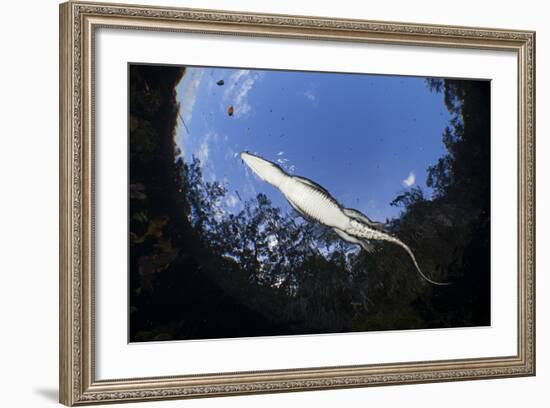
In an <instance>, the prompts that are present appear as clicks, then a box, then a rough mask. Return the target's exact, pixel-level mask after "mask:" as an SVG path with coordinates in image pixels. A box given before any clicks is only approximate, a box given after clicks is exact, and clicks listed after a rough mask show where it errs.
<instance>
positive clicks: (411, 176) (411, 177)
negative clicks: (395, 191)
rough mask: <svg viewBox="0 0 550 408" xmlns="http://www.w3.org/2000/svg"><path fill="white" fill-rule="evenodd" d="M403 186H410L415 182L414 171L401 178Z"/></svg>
mask: <svg viewBox="0 0 550 408" xmlns="http://www.w3.org/2000/svg"><path fill="white" fill-rule="evenodd" d="M402 183H403V187H410V186H412V185H413V184H414V183H416V176H415V175H414V172H413V171H411V172H410V173H409V175H408V177H407V178H406V179H405V180H403V182H402Z"/></svg>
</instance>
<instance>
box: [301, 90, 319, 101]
mask: <svg viewBox="0 0 550 408" xmlns="http://www.w3.org/2000/svg"><path fill="white" fill-rule="evenodd" d="M304 96H305V97H306V98H307V99H309V100H310V101H311V102H316V101H317V96H316V95H315V94H314V93H313V91H312V90H311V89H308V90H307V91H305V92H304Z"/></svg>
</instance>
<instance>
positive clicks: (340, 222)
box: [281, 178, 349, 230]
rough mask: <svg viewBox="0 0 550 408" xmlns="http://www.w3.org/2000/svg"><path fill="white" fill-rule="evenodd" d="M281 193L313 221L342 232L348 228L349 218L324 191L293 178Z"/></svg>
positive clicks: (287, 182) (285, 184) (282, 187)
mask: <svg viewBox="0 0 550 408" xmlns="http://www.w3.org/2000/svg"><path fill="white" fill-rule="evenodd" d="M281 191H282V193H283V194H284V195H285V197H286V199H287V200H288V201H290V202H291V204H294V206H296V207H297V208H298V209H299V210H300V211H301V212H303V213H304V214H305V215H306V216H307V217H309V218H311V219H312V220H315V221H317V222H320V223H321V224H324V225H326V226H328V227H332V228H338V229H341V230H344V229H345V228H346V227H347V226H348V224H349V218H348V217H347V216H346V215H345V214H344V213H343V212H342V209H341V208H340V206H339V205H338V203H337V202H336V201H335V200H334V198H332V197H331V196H329V195H327V194H326V193H325V192H324V191H320V190H317V189H315V188H314V187H312V186H310V185H308V184H305V183H302V182H300V181H297V180H294V179H292V178H290V179H288V180H287V181H286V182H285V183H284V185H282V186H281Z"/></svg>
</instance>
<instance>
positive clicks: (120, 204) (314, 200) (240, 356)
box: [60, 2, 535, 405]
mask: <svg viewBox="0 0 550 408" xmlns="http://www.w3.org/2000/svg"><path fill="white" fill-rule="evenodd" d="M534 41H535V33H534V32H530V31H516V30H514V31H512V30H505V29H487V28H465V27H452V26H434V25H422V24H412V23H389V22H372V21H362V20H344V19H331V18H318V17H306V16H287V15H265V14H249V13H241V12H233V11H212V10H194V9H177V8H161V7H149V6H134V5H106V4H95V3H88V2H68V3H64V4H62V5H61V7H60V157H61V162H60V237H61V238H60V400H61V402H62V403H64V404H66V405H78V404H90V403H107V402H123V401H145V400H152V399H168V398H190V397H204V396H221V395H233V394H251V393H262V392H280V391H298V390H315V389H329V388H344V387H361V386H370V385H389V384H406V383H423V382H434V381H450V380H466V379H480V378H499V377H511V376H527V375H534V374H535V319H534V314H535V310H534V309H535V299H534V296H535V266H534V265H535V264H534V257H535V254H534V252H535V240H534V237H535V182H534V181H535V165H534V160H535V151H534V149H535V117H534V115H535V95H534V89H535V88H534V82H535V55H534V50H535V46H534Z"/></svg>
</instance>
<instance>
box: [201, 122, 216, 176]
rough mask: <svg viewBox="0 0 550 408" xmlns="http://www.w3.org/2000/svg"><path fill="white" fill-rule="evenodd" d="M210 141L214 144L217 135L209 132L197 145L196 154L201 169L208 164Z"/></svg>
mask: <svg viewBox="0 0 550 408" xmlns="http://www.w3.org/2000/svg"><path fill="white" fill-rule="evenodd" d="M211 140H214V142H216V141H217V140H218V134H217V133H216V132H212V131H210V132H208V133H206V135H204V139H203V141H202V143H201V144H200V145H199V148H198V149H197V152H196V155H197V158H198V159H199V160H200V162H201V166H202V168H203V169H204V168H205V167H206V163H207V162H208V158H209V157H210V141H211Z"/></svg>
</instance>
